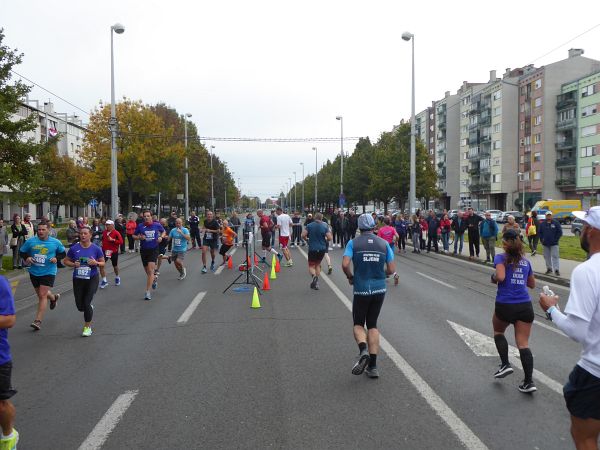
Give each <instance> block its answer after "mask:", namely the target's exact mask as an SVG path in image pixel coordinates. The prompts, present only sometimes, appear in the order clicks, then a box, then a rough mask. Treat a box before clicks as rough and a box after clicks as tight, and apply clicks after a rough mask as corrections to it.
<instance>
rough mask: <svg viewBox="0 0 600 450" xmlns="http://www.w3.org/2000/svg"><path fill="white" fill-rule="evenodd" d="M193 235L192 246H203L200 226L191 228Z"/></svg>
mask: <svg viewBox="0 0 600 450" xmlns="http://www.w3.org/2000/svg"><path fill="white" fill-rule="evenodd" d="M190 234H191V237H192V247H196V246H197V247H202V239H200V228H194V229H192V230H190Z"/></svg>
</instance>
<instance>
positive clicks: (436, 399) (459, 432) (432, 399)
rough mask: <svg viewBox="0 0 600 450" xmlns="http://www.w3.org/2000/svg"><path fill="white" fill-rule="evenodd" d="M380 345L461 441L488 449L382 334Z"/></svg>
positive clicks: (338, 293)
mask: <svg viewBox="0 0 600 450" xmlns="http://www.w3.org/2000/svg"><path fill="white" fill-rule="evenodd" d="M298 251H300V253H302V256H304V257H305V258H306V259H308V256H307V254H306V253H305V252H304V250H302V249H300V248H299V249H298ZM321 277H322V278H323V280H325V283H327V285H328V286H329V287H330V288H331V289H332V290H333V292H334V293H335V295H336V296H337V297H338V298H339V299H340V300H341V302H342V303H343V304H344V305H346V308H348V309H349V310H350V311H352V302H351V301H350V299H348V297H346V295H345V294H344V293H343V292H342V291H341V290H340V289H339V288H338V287H337V286H336V284H335V283H334V282H333V281H331V279H330V278H329V277H328V276H326V275H324V274H321ZM379 340H380V347H381V348H382V350H383V351H384V352H385V353H387V355H388V356H389V358H390V360H391V361H392V362H393V363H394V364H395V365H396V367H397V368H398V369H399V370H400V372H402V374H403V375H404V376H405V377H406V378H407V379H408V381H409V382H410V383H411V384H412V385H413V386H414V388H415V389H416V390H417V392H419V394H420V395H421V396H422V397H423V399H425V401H426V402H427V403H428V404H429V406H430V407H431V408H432V409H433V410H434V411H435V413H436V414H437V415H438V416H439V417H440V418H441V419H442V420H443V421H444V422H445V423H446V425H448V427H449V428H450V430H452V432H453V433H454V434H455V435H456V437H457V438H458V439H459V440H460V441H461V443H462V444H463V445H464V446H465V447H466V448H468V449H481V450H483V449H487V446H486V445H485V444H484V443H483V442H482V441H481V439H479V438H478V437H477V435H476V434H475V433H473V431H471V429H470V428H469V427H468V426H467V424H466V423H464V422H463V421H462V420H461V419H460V417H458V416H457V415H456V414H455V413H454V411H452V409H450V407H449V406H448V405H447V404H446V403H445V402H444V400H442V398H441V397H440V396H439V395H437V394H436V393H435V391H434V390H433V389H432V388H431V386H429V385H428V384H427V382H426V381H425V380H424V379H423V378H422V377H421V376H420V375H419V374H418V373H417V371H416V370H415V369H413V368H412V366H411V365H410V364H409V363H408V362H407V361H406V360H405V359H404V358H403V357H402V356H401V355H400V353H398V352H397V351H396V349H395V348H394V347H393V346H392V344H390V343H389V342H388V341H387V339H385V338H384V337H383V335H381V334H380V336H379Z"/></svg>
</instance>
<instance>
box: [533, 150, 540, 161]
mask: <svg viewBox="0 0 600 450" xmlns="http://www.w3.org/2000/svg"><path fill="white" fill-rule="evenodd" d="M541 160H542V154H541V153H540V152H537V153H534V154H533V161H534V162H539V161H541Z"/></svg>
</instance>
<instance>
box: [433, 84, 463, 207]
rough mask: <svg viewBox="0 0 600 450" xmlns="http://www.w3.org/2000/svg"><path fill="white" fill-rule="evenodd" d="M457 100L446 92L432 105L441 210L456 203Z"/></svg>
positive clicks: (457, 186) (457, 182)
mask: <svg viewBox="0 0 600 450" xmlns="http://www.w3.org/2000/svg"><path fill="white" fill-rule="evenodd" d="M459 101H460V100H459V96H458V95H450V91H447V92H446V94H445V95H444V98H443V99H441V100H438V101H436V102H433V110H434V130H435V136H434V143H435V145H434V148H435V163H436V170H437V174H438V188H439V190H440V192H441V194H440V199H439V205H438V207H439V208H440V209H443V208H446V209H453V208H456V205H457V204H458V201H459V192H460V187H459V177H458V175H459V166H458V161H459V121H460V109H459V107H458V106H459V105H458V103H459Z"/></svg>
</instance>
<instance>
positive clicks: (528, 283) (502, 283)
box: [491, 230, 537, 393]
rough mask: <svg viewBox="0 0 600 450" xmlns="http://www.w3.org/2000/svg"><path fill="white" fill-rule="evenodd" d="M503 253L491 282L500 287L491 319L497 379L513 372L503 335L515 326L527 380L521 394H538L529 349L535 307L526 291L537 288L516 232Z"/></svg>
mask: <svg viewBox="0 0 600 450" xmlns="http://www.w3.org/2000/svg"><path fill="white" fill-rule="evenodd" d="M502 246H503V248H504V252H505V253H503V254H501V255H496V256H495V257H494V266H495V267H496V272H495V273H493V274H492V278H491V280H492V283H495V284H497V285H498V291H497V293H496V306H495V310H494V315H493V317H492V324H493V326H494V342H495V343H496V349H497V350H498V354H499V355H500V361H501V364H500V369H498V370H497V371H496V373H495V374H494V378H504V377H505V376H507V375H510V374H511V373H513V372H514V370H513V368H512V367H511V365H510V362H509V360H508V341H507V340H506V337H505V336H504V332H505V331H506V329H507V328H508V326H509V325H510V324H513V325H514V327H515V341H516V343H517V347H518V348H519V355H520V358H521V364H523V372H525V379H524V380H523V383H521V385H519V391H521V392H524V393H531V392H535V391H536V390H537V388H536V387H535V383H534V382H533V378H532V374H533V354H532V353H531V350H530V349H529V335H530V334H531V326H532V323H533V319H534V313H533V306H532V304H531V299H530V298H529V292H528V291H527V288H530V289H533V288H535V277H534V276H533V269H532V267H531V263H530V262H529V261H528V260H527V259H526V258H525V256H524V250H523V242H522V241H521V239H519V235H518V234H517V233H516V232H515V231H514V230H508V231H507V232H506V233H504V235H502Z"/></svg>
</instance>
